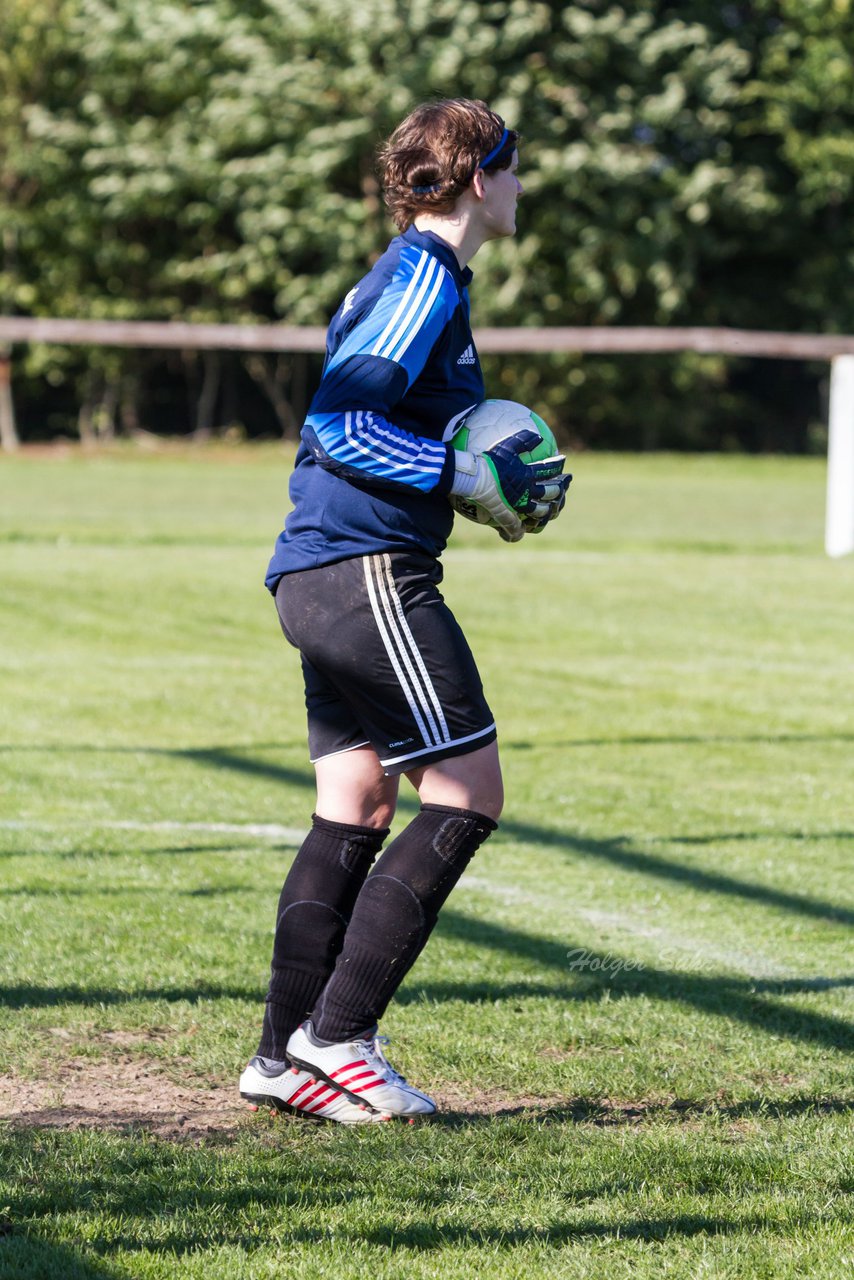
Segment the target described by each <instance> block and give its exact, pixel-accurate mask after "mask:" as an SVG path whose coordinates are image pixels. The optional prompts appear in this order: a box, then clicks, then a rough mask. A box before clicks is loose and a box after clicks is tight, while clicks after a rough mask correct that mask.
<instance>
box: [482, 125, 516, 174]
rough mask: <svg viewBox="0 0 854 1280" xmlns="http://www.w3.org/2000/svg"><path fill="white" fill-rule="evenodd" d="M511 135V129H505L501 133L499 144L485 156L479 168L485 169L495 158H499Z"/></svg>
mask: <svg viewBox="0 0 854 1280" xmlns="http://www.w3.org/2000/svg"><path fill="white" fill-rule="evenodd" d="M509 137H510V130H509V129H505V130H504V132H503V133H502V135H501V141H500V142H499V144H498V146H497V147H493V148H492V150H491V151H490V153H489V155H488V156H484V157H483V159H482V160H481V162H480V164H479V165H478V166H477V167H478V169H485V168H486V166H487V165H488V164H491V163H492V161H493V160H496V159H497V158H498V156H499V155H500V154H501V152H502V151H503V150H504V148H505V146H506V145H507V139H508V138H509Z"/></svg>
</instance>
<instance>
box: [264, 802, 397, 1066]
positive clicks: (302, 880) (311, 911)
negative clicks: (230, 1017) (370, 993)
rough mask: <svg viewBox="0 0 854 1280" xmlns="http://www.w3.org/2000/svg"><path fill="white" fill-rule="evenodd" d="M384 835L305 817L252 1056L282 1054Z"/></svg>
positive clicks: (329, 965) (328, 967)
mask: <svg viewBox="0 0 854 1280" xmlns="http://www.w3.org/2000/svg"><path fill="white" fill-rule="evenodd" d="M387 835H388V830H383V831H378V830H376V829H375V828H372V827H356V826H350V825H348V824H347V823H344V822H328V821H327V820H326V819H325V818H319V817H318V816H317V814H314V815H313V816H312V828H311V831H309V833H308V835H307V836H306V838H305V840H304V841H303V843H302V846H301V847H300V850H299V852H298V853H297V856H296V858H295V859H294V861H293V865H292V867H291V869H290V871H289V872H288V876H287V879H286V880H285V883H284V885H283V887H282V893H281V897H280V898H279V910H278V913H277V915H276V934H275V939H274V942H273V963H272V967H271V971H270V988H269V991H268V993H267V1003H266V1006H265V1009H264V1026H263V1029H262V1032H261V1043H260V1044H259V1046H258V1053H259V1055H260V1056H262V1057H265V1058H275V1059H278V1060H280V1061H283V1060H285V1058H286V1053H285V1046H286V1045H287V1043H288V1039H289V1038H290V1035H291V1033H292V1032H293V1031H295V1030H296V1028H297V1027H298V1026H299V1025H300V1023H301V1022H303V1021H304V1020H305V1019H306V1018H307V1017H308V1015H309V1013H310V1011H311V1009H312V1008H313V1007H314V1004H315V1002H316V1001H317V998H318V996H319V995H320V993H321V991H322V990H323V988H324V986H325V985H326V982H327V979H328V978H329V975H330V973H331V972H332V969H333V966H334V964H335V959H336V957H337V955H338V953H339V951H340V950H341V944H342V942H343V939H344V931H345V929H346V928H347V924H348V921H349V919H350V914H351V912H352V910H353V904H354V903H355V901H356V898H357V897H358V894H359V890H360V889H361V887H362V885H363V883H364V880H365V876H366V875H367V874H368V871H369V870H370V867H371V863H372V862H373V860H374V858H375V857H376V855H377V853H378V852H379V850H380V849H381V847H382V843H383V841H384V840H385V838H386V836H387Z"/></svg>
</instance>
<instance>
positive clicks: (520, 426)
mask: <svg viewBox="0 0 854 1280" xmlns="http://www.w3.org/2000/svg"><path fill="white" fill-rule="evenodd" d="M518 431H536V432H537V434H538V435H540V436H542V442H541V443H540V444H538V445H536V446H535V447H534V448H533V449H530V450H529V451H528V452H526V453H520V454H519V457H520V458H521V459H522V461H523V462H545V461H546V460H547V459H549V458H554V460H555V467H554V472H553V474H554V475H560V473H561V471H562V470H563V463H564V459H563V457H562V456H561V455H560V452H559V450H558V447H557V442H556V440H555V438H554V436H553V435H552V433H551V429H550V428H549V427H548V426H547V424H546V423H545V422H543V420H542V418H541V417H540V415H539V414H538V413H534V411H533V409H529V408H527V406H526V405H524V404H519V403H518V402H517V401H516V400H482V401H481V403H480V404H477V405H475V407H474V408H473V409H471V410H469V412H468V413H467V414H465V415H464V416H463V417H462V418H461V419H460V420H459V421H458V422H455V423H454V424H453V427H452V432H453V434H452V435H451V445H452V446H453V448H454V449H462V450H464V451H467V452H469V453H486V451H487V449H491V448H492V446H493V445H496V444H499V443H500V442H501V441H502V440H506V439H507V437H508V436H515V435H516V433H517V432H518ZM550 474H552V473H549V472H546V476H548V475H550ZM544 478H545V477H544ZM451 502H452V504H453V507H454V510H455V511H457V512H458V513H459V514H460V515H461V516H465V518H466V519H467V520H474V521H475V523H476V524H486V525H490V526H491V527H492V528H493V529H495V528H497V527H498V526H497V525H496V523H495V521H494V520H493V519H492V517H491V516H490V514H489V512H488V511H487V510H486V509H485V508H484V507H482V506H481V505H480V503H479V502H473V501H472V499H471V498H458V497H455V498H452V499H451Z"/></svg>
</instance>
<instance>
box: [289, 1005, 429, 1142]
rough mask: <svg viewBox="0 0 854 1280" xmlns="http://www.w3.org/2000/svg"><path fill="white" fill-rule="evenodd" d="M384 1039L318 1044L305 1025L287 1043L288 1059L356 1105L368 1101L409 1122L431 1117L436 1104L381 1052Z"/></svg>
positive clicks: (377, 1107) (306, 1023)
mask: <svg viewBox="0 0 854 1280" xmlns="http://www.w3.org/2000/svg"><path fill="white" fill-rule="evenodd" d="M384 1043H386V1041H385V1038H384V1037H382V1036H376V1037H374V1038H373V1039H367V1038H366V1039H361V1040H350V1041H347V1042H345V1043H344V1044H331V1045H325V1044H322V1043H321V1044H318V1043H317V1039H316V1037H315V1035H314V1033H313V1031H312V1028H311V1023H310V1022H304V1023H303V1024H302V1026H301V1027H297V1029H296V1031H295V1032H294V1033H293V1035H292V1036H291V1038H290V1040H289V1041H288V1050H287V1052H288V1057H289V1058H290V1060H291V1061H292V1062H293V1063H295V1064H296V1065H297V1066H299V1067H302V1068H303V1069H304V1070H306V1071H309V1072H311V1073H312V1074H313V1075H315V1076H318V1077H320V1078H321V1079H323V1080H325V1081H326V1083H327V1084H329V1085H331V1086H332V1087H334V1088H336V1089H340V1090H341V1092H342V1093H345V1094H346V1095H347V1097H348V1098H351V1099H352V1100H353V1102H354V1103H358V1102H365V1101H369V1102H370V1105H371V1106H372V1107H374V1108H376V1109H377V1110H379V1111H381V1112H383V1113H385V1114H388V1115H394V1116H404V1117H406V1118H410V1117H414V1116H416V1115H422V1116H425V1115H432V1114H433V1113H434V1112H435V1110H436V1104H435V1102H434V1101H433V1099H432V1098H428V1096H427V1094H426V1093H422V1092H421V1090H420V1089H416V1088H415V1087H414V1086H413V1085H411V1084H408V1083H407V1081H406V1080H405V1079H404V1077H403V1076H402V1075H400V1074H399V1073H398V1072H397V1071H395V1070H394V1068H393V1067H392V1066H391V1064H390V1063H389V1061H388V1060H387V1058H386V1057H385V1054H384V1053H383V1051H382V1047H381V1046H382V1045H383V1044H384Z"/></svg>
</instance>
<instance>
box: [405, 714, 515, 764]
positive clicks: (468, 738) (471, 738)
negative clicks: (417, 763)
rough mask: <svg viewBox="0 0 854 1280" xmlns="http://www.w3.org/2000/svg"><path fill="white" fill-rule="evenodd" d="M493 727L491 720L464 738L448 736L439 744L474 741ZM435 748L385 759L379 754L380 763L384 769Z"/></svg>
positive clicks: (462, 743) (458, 745) (408, 752)
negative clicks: (488, 723) (482, 727)
mask: <svg viewBox="0 0 854 1280" xmlns="http://www.w3.org/2000/svg"><path fill="white" fill-rule="evenodd" d="M494 728H495V721H494V720H493V722H492V724H490V725H487V727H486V728H485V729H478V731H477V733H469V734H466V736H465V737H464V738H449V739H448V741H447V742H443V743H442V744H441V745H442V746H447V747H461V746H463V745H464V743H466V742H474V741H476V739H477V738H484V737H485V736H486V735H487V734H488V733H492V731H493V729H494ZM435 750H436V748H435V747H421V749H420V750H418V751H407V752H406V753H405V755H402V756H388V757H386V758H385V759H384V758H383V757H382V756H381V757H380V764H381V765H382V767H383V768H384V769H386V768H388V766H389V765H390V764H400V762H401V760H415V759H417V757H418V756H426V755H427V753H428V752H429V751H435Z"/></svg>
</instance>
